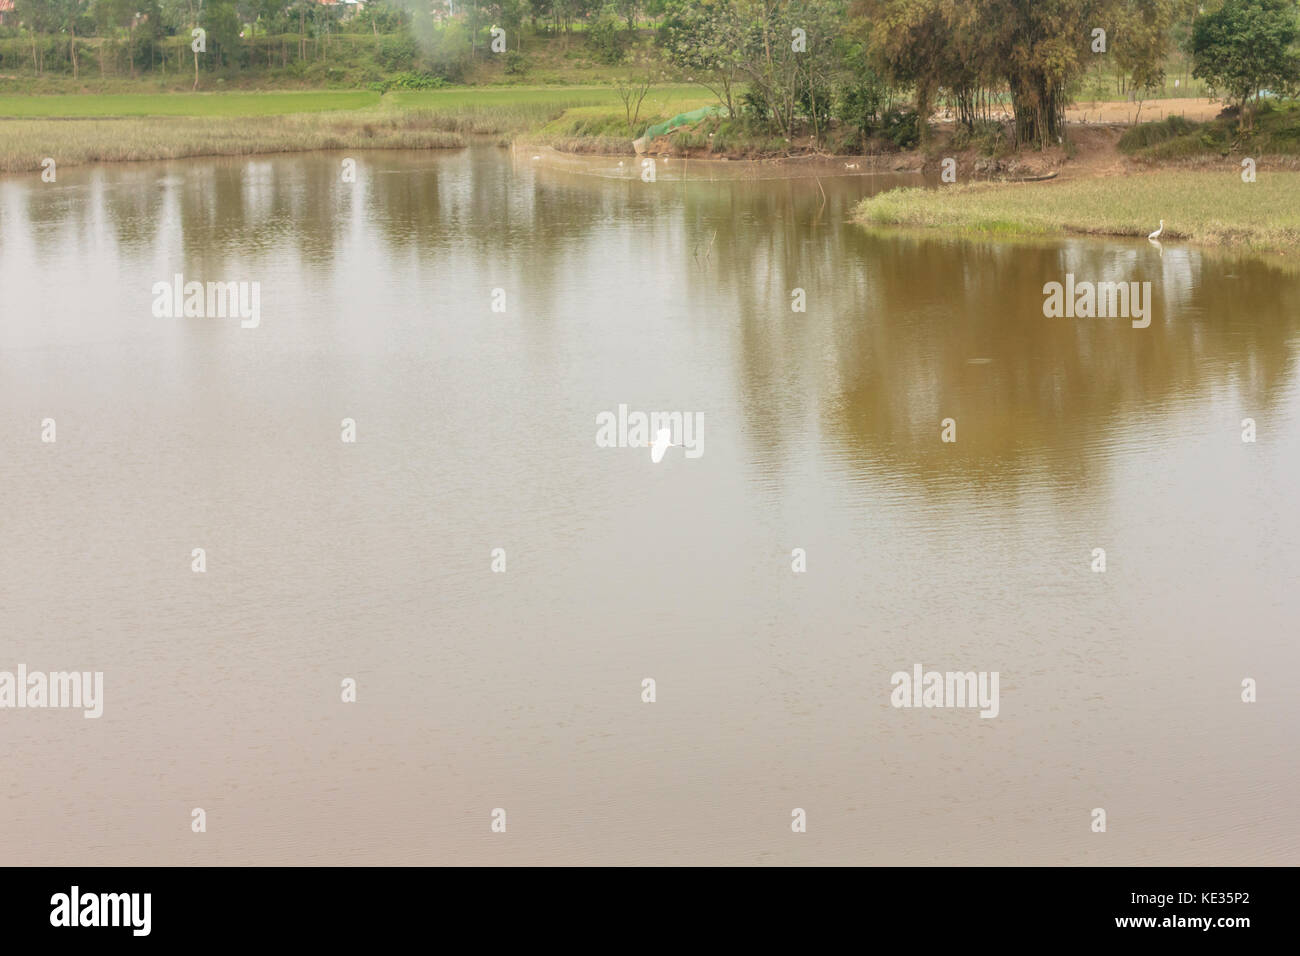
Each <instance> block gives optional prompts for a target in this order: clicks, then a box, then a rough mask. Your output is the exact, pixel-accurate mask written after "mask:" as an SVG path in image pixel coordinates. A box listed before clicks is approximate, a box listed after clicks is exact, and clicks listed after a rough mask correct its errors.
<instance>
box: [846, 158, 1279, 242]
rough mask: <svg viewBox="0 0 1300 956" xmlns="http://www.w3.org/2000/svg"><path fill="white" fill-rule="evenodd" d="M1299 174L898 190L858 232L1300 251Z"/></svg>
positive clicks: (883, 197) (876, 200) (1162, 175)
mask: <svg viewBox="0 0 1300 956" xmlns="http://www.w3.org/2000/svg"><path fill="white" fill-rule="evenodd" d="M1297 195H1300V173H1298V172H1290V171H1270V170H1267V169H1261V170H1260V171H1259V173H1258V179H1257V181H1256V182H1253V183H1245V182H1242V179H1241V176H1240V171H1239V170H1223V171H1218V170H1181V169H1168V170H1162V171H1159V172H1146V173H1140V174H1134V175H1128V176H1097V177H1093V178H1087V179H1077V180H1069V181H1064V182H1047V183H977V184H969V185H954V186H946V187H943V188H940V189H930V190H925V189H900V190H894V191H891V192H887V193H881V194H880V195H878V196H874V197H872V198H870V199H867V200H864V201H863V202H862V204H861V205H860V206H859V207H858V213H857V218H858V220H859V221H860V222H862V223H864V224H868V225H874V226H913V227H921V228H932V229H934V228H938V229H947V230H953V231H955V232H965V233H976V234H985V235H998V236H1015V235H1040V236H1041V235H1095V236H1138V237H1142V236H1146V234H1147V233H1149V232H1151V231H1152V230H1153V229H1155V228H1156V226H1157V224H1158V223H1159V221H1160V220H1161V219H1164V220H1165V232H1164V235H1163V236H1162V239H1163V240H1164V241H1165V242H1182V241H1190V242H1197V243H1206V244H1214V245H1225V246H1240V247H1243V248H1250V249H1260V250H1290V249H1295V248H1296V247H1297V246H1300V203H1297V202H1296V201H1295V197H1296V196H1297Z"/></svg>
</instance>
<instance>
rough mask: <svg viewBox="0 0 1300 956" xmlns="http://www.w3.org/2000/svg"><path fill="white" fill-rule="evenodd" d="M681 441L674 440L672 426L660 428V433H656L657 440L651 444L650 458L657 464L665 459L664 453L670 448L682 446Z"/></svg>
mask: <svg viewBox="0 0 1300 956" xmlns="http://www.w3.org/2000/svg"><path fill="white" fill-rule="evenodd" d="M682 447H684V446H683V445H681V444H680V443H675V442H674V441H673V432H672V429H670V428H661V429H659V434H657V435H655V442H654V444H653V445H651V446H650V460H651V461H652V462H654V463H655V464H656V465H657V464H659V462H661V461H663V460H664V454H665V453H666V452H667V451H668V449H669V448H682Z"/></svg>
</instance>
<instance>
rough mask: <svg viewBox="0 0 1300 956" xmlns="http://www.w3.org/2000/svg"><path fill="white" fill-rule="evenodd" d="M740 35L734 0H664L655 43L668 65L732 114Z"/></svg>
mask: <svg viewBox="0 0 1300 956" xmlns="http://www.w3.org/2000/svg"><path fill="white" fill-rule="evenodd" d="M742 35H743V31H742V29H741V25H740V16H739V12H738V10H737V8H736V4H735V0H668V3H667V6H666V8H665V11H664V20H663V25H662V26H660V28H659V33H658V36H657V39H656V42H657V43H658V45H659V49H660V51H661V52H662V53H663V56H664V58H665V59H667V60H668V62H669V63H670V64H672V65H673V66H675V67H677V68H678V69H679V70H683V71H685V72H686V73H687V75H689V76H690V77H691V78H692V79H693V80H695V82H697V83H700V84H701V85H703V86H705V87H707V88H708V89H709V91H710V92H712V93H713V95H714V96H716V97H717V98H718V100H719V101H720V102H721V103H722V104H723V105H724V106H726V107H727V111H728V112H729V113H733V114H734V106H735V104H734V102H733V98H734V93H735V87H736V84H737V83H738V82H739V81H740V73H741V43H742Z"/></svg>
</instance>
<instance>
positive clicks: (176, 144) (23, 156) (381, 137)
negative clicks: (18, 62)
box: [0, 110, 465, 172]
mask: <svg viewBox="0 0 1300 956" xmlns="http://www.w3.org/2000/svg"><path fill="white" fill-rule="evenodd" d="M163 129H164V128H161V127H160V124H159V122H158V120H157V119H155V118H143V117H126V118H122V119H77V120H36V119H18V120H0V172H30V171H34V170H37V169H39V168H40V164H41V161H42V159H44V158H45V157H47V156H49V157H52V158H53V159H54V160H55V162H57V163H58V164H59V166H60V167H64V166H76V165H80V164H83V163H96V162H122V161H133V160H146V159H181V158H183V157H188V156H244V155H250V154H254V153H282V152H295V151H303V150H313V149H441V148H448V147H456V146H463V145H464V143H465V140H464V137H463V136H462V135H461V134H460V133H459V132H456V131H455V130H449V129H447V128H446V123H445V118H444V117H441V116H438V115H436V114H434V113H432V112H430V111H422V110H410V111H403V112H396V111H393V112H381V111H364V112H353V113H299V114H293V115H289V116H252V117H228V116H215V117H202V118H200V117H193V116H177V117H171V118H169V119H168V120H167V121H166V125H165V134H164V132H163Z"/></svg>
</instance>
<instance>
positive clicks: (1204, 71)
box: [1192, 0, 1300, 125]
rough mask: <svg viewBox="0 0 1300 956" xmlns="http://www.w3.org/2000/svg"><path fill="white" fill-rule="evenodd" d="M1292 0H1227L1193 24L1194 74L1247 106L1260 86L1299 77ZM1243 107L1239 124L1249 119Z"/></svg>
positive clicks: (1279, 86) (1278, 85)
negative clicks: (1294, 47) (1294, 46)
mask: <svg viewBox="0 0 1300 956" xmlns="http://www.w3.org/2000/svg"><path fill="white" fill-rule="evenodd" d="M1296 38H1297V26H1296V4H1295V0H1226V2H1225V3H1224V4H1223V6H1222V7H1221V8H1219V9H1218V10H1215V11H1213V12H1212V13H1206V14H1203V15H1202V16H1199V17H1197V18H1196V21H1195V23H1194V24H1193V25H1192V57H1193V68H1192V75H1193V76H1195V77H1198V78H1201V79H1204V80H1205V81H1206V82H1208V83H1209V84H1210V85H1211V86H1212V87H1213V88H1214V89H1216V90H1220V91H1222V92H1224V93H1226V94H1227V95H1228V97H1229V98H1230V100H1231V101H1233V102H1235V103H1237V104H1238V105H1240V106H1243V107H1244V106H1246V105H1247V103H1248V101H1249V100H1250V99H1251V98H1254V100H1255V103H1256V105H1258V103H1259V91H1260V90H1262V89H1273V90H1275V91H1283V90H1291V89H1294V88H1295V86H1296V85H1297V82H1300V57H1298V56H1297V54H1296V51H1295V50H1294V49H1293V48H1292V47H1293V45H1294V44H1295V42H1296ZM1247 115H1248V111H1247V110H1245V109H1243V110H1242V123H1243V125H1245V124H1246V123H1247V122H1248V119H1247Z"/></svg>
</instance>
